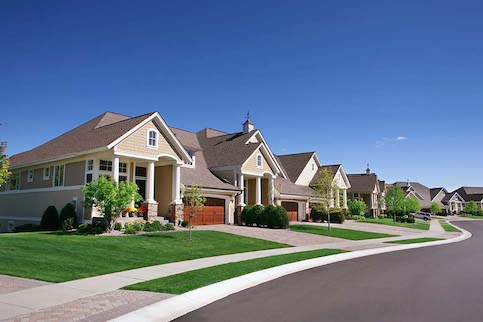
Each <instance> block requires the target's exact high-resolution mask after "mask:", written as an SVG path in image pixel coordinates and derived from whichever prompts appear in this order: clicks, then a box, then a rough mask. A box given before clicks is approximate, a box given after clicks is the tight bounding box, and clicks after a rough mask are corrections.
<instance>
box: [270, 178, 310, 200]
mask: <svg viewBox="0 0 483 322" xmlns="http://www.w3.org/2000/svg"><path fill="white" fill-rule="evenodd" d="M274 185H275V188H276V189H277V190H278V191H279V192H280V193H281V194H282V195H291V196H305V197H313V196H315V191H314V190H313V189H312V188H310V187H307V186H302V185H298V184H295V183H293V182H292V181H290V180H288V179H285V178H282V177H279V176H277V177H276V178H275V182H274Z"/></svg>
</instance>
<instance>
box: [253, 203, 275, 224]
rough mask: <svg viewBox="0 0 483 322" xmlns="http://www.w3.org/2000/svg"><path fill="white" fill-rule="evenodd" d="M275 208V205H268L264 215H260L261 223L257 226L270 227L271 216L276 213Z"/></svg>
mask: <svg viewBox="0 0 483 322" xmlns="http://www.w3.org/2000/svg"><path fill="white" fill-rule="evenodd" d="M275 208H276V207H275V206H273V205H268V206H266V207H265V208H264V209H263V214H261V215H260V217H261V218H262V219H261V220H260V223H257V226H260V227H261V226H268V218H269V217H270V216H271V214H272V213H273V212H274V211H275Z"/></svg>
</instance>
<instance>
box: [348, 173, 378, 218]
mask: <svg viewBox="0 0 483 322" xmlns="http://www.w3.org/2000/svg"><path fill="white" fill-rule="evenodd" d="M347 176H348V178H349V181H350V184H351V187H350V188H349V189H348V197H349V199H350V200H355V199H357V200H363V201H364V202H365V204H366V205H367V208H368V213H369V215H371V216H373V217H378V216H380V215H381V214H382V213H383V211H384V209H385V206H384V202H383V194H382V192H383V191H381V184H380V181H379V180H378V179H377V175H376V174H374V173H371V170H370V169H369V168H367V170H366V173H362V174H348V175H347ZM384 186H385V185H384Z"/></svg>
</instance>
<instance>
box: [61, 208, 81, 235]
mask: <svg viewBox="0 0 483 322" xmlns="http://www.w3.org/2000/svg"><path fill="white" fill-rule="evenodd" d="M69 218H71V219H70V220H69V224H67V223H66V224H64V222H65V221H66V220H67V219H69ZM59 223H60V227H61V228H62V230H70V229H72V228H75V227H77V214H76V213H75V208H74V205H72V204H71V203H68V204H66V205H65V206H64V208H62V210H61V211H60V215H59ZM64 227H65V229H64Z"/></svg>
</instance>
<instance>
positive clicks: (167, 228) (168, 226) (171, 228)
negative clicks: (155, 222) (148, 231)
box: [163, 223, 174, 230]
mask: <svg viewBox="0 0 483 322" xmlns="http://www.w3.org/2000/svg"><path fill="white" fill-rule="evenodd" d="M163 228H164V230H174V225H173V224H172V223H167V224H165V225H164V226H163Z"/></svg>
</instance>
